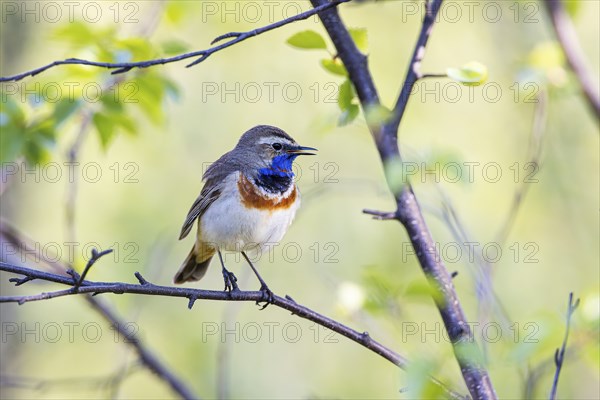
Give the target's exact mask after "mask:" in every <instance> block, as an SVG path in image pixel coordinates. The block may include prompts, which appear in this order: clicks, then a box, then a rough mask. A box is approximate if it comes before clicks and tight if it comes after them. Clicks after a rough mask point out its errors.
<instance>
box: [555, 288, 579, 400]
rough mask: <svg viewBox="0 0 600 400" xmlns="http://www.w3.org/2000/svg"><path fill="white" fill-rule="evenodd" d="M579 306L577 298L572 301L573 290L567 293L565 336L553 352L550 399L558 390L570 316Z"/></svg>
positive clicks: (569, 327) (569, 328)
mask: <svg viewBox="0 0 600 400" xmlns="http://www.w3.org/2000/svg"><path fill="white" fill-rule="evenodd" d="M577 306H579V299H577V300H575V303H573V292H571V293H569V306H568V307H567V318H566V320H567V327H566V329H565V338H564V339H563V342H562V346H561V347H560V349H556V352H555V353H554V364H555V365H556V372H555V373H554V380H553V381H552V390H551V391H550V400H554V399H556V391H557V390H558V377H559V376H560V371H561V370H562V366H563V362H564V361H565V350H566V349H567V340H569V331H570V330H571V317H572V316H573V313H574V312H575V309H577Z"/></svg>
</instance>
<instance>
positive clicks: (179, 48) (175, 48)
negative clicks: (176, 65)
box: [161, 40, 189, 55]
mask: <svg viewBox="0 0 600 400" xmlns="http://www.w3.org/2000/svg"><path fill="white" fill-rule="evenodd" d="M161 48H162V51H163V53H165V54H167V55H172V54H181V53H185V52H186V51H188V49H189V46H188V45H187V44H186V43H184V42H182V41H180V40H169V41H167V42H164V43H162V44H161Z"/></svg>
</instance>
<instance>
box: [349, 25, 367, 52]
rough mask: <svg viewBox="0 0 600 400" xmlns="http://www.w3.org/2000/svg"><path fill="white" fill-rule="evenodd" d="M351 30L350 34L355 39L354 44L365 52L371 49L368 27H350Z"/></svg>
mask: <svg viewBox="0 0 600 400" xmlns="http://www.w3.org/2000/svg"><path fill="white" fill-rule="evenodd" d="M348 32H350V36H352V40H354V44H356V47H358V49H359V50H360V51H362V52H363V53H366V52H367V51H368V49H369V42H368V39H367V29H366V28H350V29H348Z"/></svg>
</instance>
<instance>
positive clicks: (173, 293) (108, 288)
mask: <svg viewBox="0 0 600 400" xmlns="http://www.w3.org/2000/svg"><path fill="white" fill-rule="evenodd" d="M0 271H6V272H10V273H14V274H19V275H22V276H24V277H30V278H33V279H38V280H43V281H48V282H54V283H59V284H62V285H67V286H72V285H73V280H72V278H71V277H67V276H63V275H58V274H53V273H49V272H45V271H39V270H35V269H32V268H28V267H20V266H16V265H12V264H9V263H6V262H0ZM136 276H138V280H140V278H139V276H141V275H140V274H139V273H137V274H136ZM143 282H145V283H144V284H133V283H125V282H93V281H88V280H84V281H83V282H82V283H81V286H80V287H79V290H78V291H77V292H75V291H73V290H72V289H71V288H69V289H66V290H57V291H53V292H44V293H39V294H34V295H27V296H0V303H18V304H25V303H28V302H32V301H42V300H47V299H53V298H57V297H63V296H72V295H76V294H80V293H92V294H100V293H115V294H124V293H130V294H140V295H149V296H168V297H181V298H186V299H188V300H189V299H192V298H193V299H203V300H219V301H253V302H256V301H262V300H263V297H264V293H263V292H260V291H242V290H238V291H233V292H224V291H214V290H201V289H192V288H183V287H171V286H160V285H155V284H153V283H150V282H148V281H146V280H145V279H144V280H143ZM272 304H273V305H274V306H276V307H280V308H283V309H285V310H288V311H290V312H292V313H293V314H295V315H297V316H299V317H301V318H304V319H307V320H309V321H312V322H315V323H317V324H319V325H321V326H324V327H326V328H328V329H330V330H332V331H334V332H336V333H338V334H340V335H342V336H345V337H347V338H348V339H350V340H353V341H354V342H356V343H358V344H360V345H362V346H363V347H365V348H367V349H369V350H371V351H373V352H375V353H377V354H379V355H380V356H381V357H383V358H385V359H386V360H388V361H390V362H392V363H393V364H395V365H397V366H398V367H400V368H402V369H406V368H407V366H408V365H409V362H408V360H407V359H406V358H405V357H403V356H402V355H400V354H398V353H396V352H395V351H393V350H391V349H389V348H387V347H385V346H384V345H382V344H381V343H379V342H377V341H376V340H374V339H373V338H371V337H369V336H368V335H365V333H364V332H358V331H356V330H354V329H352V328H350V327H348V326H346V325H343V324H342V323H340V322H338V321H335V320H333V319H331V318H328V317H326V316H324V315H321V314H319V313H317V312H315V311H313V310H311V309H309V308H308V307H305V306H302V305H300V304H298V303H297V302H295V301H293V300H290V299H288V298H283V297H279V296H274V299H273V303H272ZM431 380H432V382H434V383H435V384H437V385H439V386H440V387H441V388H442V389H443V390H444V391H445V393H446V394H447V395H448V396H450V397H451V398H456V399H464V396H461V395H460V394H458V393H457V392H455V391H453V390H451V389H449V388H448V387H447V386H446V385H445V384H442V383H441V382H440V381H439V380H437V379H435V378H431Z"/></svg>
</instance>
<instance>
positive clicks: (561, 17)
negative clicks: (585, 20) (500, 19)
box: [542, 0, 600, 120]
mask: <svg viewBox="0 0 600 400" xmlns="http://www.w3.org/2000/svg"><path fill="white" fill-rule="evenodd" d="M542 3H546V7H547V8H548V13H549V14H550V18H551V20H552V26H553V27H554V31H555V32H556V37H557V38H558V41H559V43H560V45H561V47H562V49H563V52H564V53H565V56H566V58H567V62H568V63H569V65H570V66H571V69H572V70H573V73H574V74H575V76H576V77H577V80H578V81H579V84H580V85H581V89H582V90H583V93H584V95H585V98H586V100H587V102H588V105H589V106H590V108H591V109H592V111H593V112H594V114H595V115H596V119H597V120H598V119H600V91H599V90H598V82H597V81H596V80H595V79H594V76H593V74H592V71H591V70H590V69H589V67H588V65H587V63H586V59H585V53H584V52H583V49H582V48H581V46H580V44H579V40H578V39H577V33H576V32H575V27H574V26H573V23H572V22H571V19H570V18H569V15H568V14H567V12H566V10H565V8H564V6H563V4H562V1H561V0H546V1H543V2H542Z"/></svg>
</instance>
